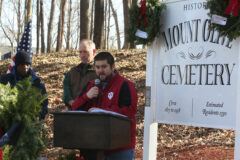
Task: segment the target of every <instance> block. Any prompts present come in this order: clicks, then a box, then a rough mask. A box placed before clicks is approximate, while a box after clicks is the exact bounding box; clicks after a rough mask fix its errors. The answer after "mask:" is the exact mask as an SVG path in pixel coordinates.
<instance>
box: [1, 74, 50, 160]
mask: <svg viewBox="0 0 240 160" xmlns="http://www.w3.org/2000/svg"><path fill="white" fill-rule="evenodd" d="M46 98H47V95H44V96H42V94H41V90H40V89H38V88H36V87H34V86H32V82H31V79H30V78H26V79H25V80H22V81H19V82H18V83H17V84H16V85H15V86H14V87H13V88H11V87H10V85H9V84H7V85H3V84H0V124H1V126H2V128H3V130H4V132H6V131H7V130H8V129H10V127H11V126H12V125H13V124H15V123H16V122H18V121H22V122H24V128H23V131H22V133H21V135H20V137H19V139H18V141H17V143H16V145H14V146H5V148H4V150H3V159H4V160H8V159H22V160H36V159H37V157H38V156H39V154H40V152H41V151H43V150H44V149H45V146H46V135H47V133H46V128H45V127H44V125H43V122H42V121H40V120H39V114H40V112H41V103H42V102H43V101H44V100H45V99H46Z"/></svg>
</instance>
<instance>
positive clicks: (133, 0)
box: [130, 0, 137, 49]
mask: <svg viewBox="0 0 240 160" xmlns="http://www.w3.org/2000/svg"><path fill="white" fill-rule="evenodd" d="M131 5H132V6H133V5H137V0H132V4H131ZM130 48H131V49H133V48H136V44H135V43H134V42H131V43H130Z"/></svg>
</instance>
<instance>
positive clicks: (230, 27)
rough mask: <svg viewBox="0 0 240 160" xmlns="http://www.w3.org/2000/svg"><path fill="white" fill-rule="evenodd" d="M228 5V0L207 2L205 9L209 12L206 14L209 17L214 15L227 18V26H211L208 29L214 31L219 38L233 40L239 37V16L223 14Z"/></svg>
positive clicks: (209, 0)
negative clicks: (223, 37)
mask: <svg viewBox="0 0 240 160" xmlns="http://www.w3.org/2000/svg"><path fill="white" fill-rule="evenodd" d="M228 3H229V1H228V0H208V1H207V9H209V10H210V12H209V14H208V15H209V16H210V17H212V15H214V14H215V15H219V16H222V17H226V18H227V24H226V25H225V26H222V25H219V24H211V26H210V27H211V28H212V29H216V30H217V31H218V32H219V34H220V35H221V36H227V37H228V38H229V39H230V40H233V39H236V38H237V37H239V36H240V16H231V15H226V14H224V11H225V9H226V8H227V6H228Z"/></svg>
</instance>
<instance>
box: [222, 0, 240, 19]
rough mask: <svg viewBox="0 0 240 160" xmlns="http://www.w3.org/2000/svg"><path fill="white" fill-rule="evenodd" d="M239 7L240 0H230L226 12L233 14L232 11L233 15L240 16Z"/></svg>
mask: <svg viewBox="0 0 240 160" xmlns="http://www.w3.org/2000/svg"><path fill="white" fill-rule="evenodd" d="M239 7H240V3H239V0H230V1H229V4H228V7H227V9H226V10H225V12H224V14H231V12H232V15H233V16H239Z"/></svg>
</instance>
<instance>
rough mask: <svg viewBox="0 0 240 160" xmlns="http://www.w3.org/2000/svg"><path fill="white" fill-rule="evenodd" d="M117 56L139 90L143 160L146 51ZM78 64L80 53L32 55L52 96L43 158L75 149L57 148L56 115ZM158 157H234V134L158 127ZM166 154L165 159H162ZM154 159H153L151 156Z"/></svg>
mask: <svg viewBox="0 0 240 160" xmlns="http://www.w3.org/2000/svg"><path fill="white" fill-rule="evenodd" d="M111 52H112V53H113V54H114V56H115V57H116V65H117V69H118V70H119V73H120V74H121V75H122V76H124V77H126V78H128V79H130V80H131V81H132V82H133V83H134V84H135V87H136V89H137V93H138V111H137V114H136V120H137V133H136V138H137V143H136V150H135V158H136V160H141V159H142V157H143V156H142V154H143V153H142V152H143V150H142V149H143V131H144V106H145V77H146V51H145V50H121V51H111ZM9 63H10V60H7V61H0V75H2V74H4V73H6V70H7V67H8V65H9ZM78 63H79V57H78V54H77V53H75V52H72V53H51V54H43V55H36V56H34V57H33V64H34V66H33V69H34V70H35V73H36V74H37V75H38V76H39V77H40V78H41V80H42V81H43V82H44V83H45V86H46V88H47V91H48V92H49V93H50V95H49V97H48V98H49V106H48V107H49V113H50V114H48V116H47V117H46V119H45V124H46V128H47V129H48V142H49V143H48V146H47V148H46V150H45V151H44V152H43V153H42V155H41V156H42V157H47V159H48V160H57V159H58V157H59V155H67V154H69V153H70V152H72V150H65V149H62V148H56V147H54V145H53V115H52V114H51V113H52V112H61V111H64V110H66V109H67V108H66V107H65V106H64V105H63V102H62V92H63V90H62V81H63V78H64V74H65V73H66V72H67V71H68V70H69V69H70V68H71V67H73V66H75V65H77V64H78ZM158 128H159V131H158V152H157V159H158V160H166V159H167V160H201V159H202V160H230V159H233V156H234V139H235V133H234V131H230V130H223V129H211V128H201V127H190V126H178V125H166V124H159V126H158ZM164 157H165V159H163V158H164ZM150 160H151V159H150Z"/></svg>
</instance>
